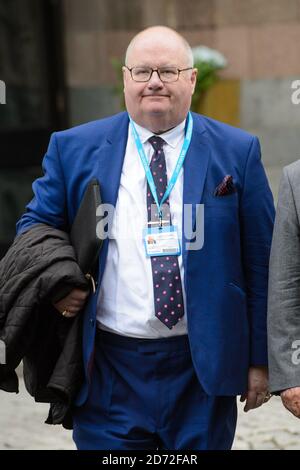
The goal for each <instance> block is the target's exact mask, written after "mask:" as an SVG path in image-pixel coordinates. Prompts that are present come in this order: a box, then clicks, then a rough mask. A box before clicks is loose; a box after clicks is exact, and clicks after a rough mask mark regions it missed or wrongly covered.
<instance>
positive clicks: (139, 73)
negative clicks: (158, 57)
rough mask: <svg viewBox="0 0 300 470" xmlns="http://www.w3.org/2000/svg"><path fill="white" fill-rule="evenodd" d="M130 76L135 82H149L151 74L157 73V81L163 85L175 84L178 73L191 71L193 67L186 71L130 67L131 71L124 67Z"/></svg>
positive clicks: (174, 68) (173, 68)
mask: <svg viewBox="0 0 300 470" xmlns="http://www.w3.org/2000/svg"><path fill="white" fill-rule="evenodd" d="M125 67H126V68H127V69H128V70H129V72H130V74H131V78H132V80H134V81H135V82H149V80H150V79H151V77H152V74H153V72H157V75H158V76H159V79H160V80H161V81H162V82H164V83H172V82H177V80H178V78H179V74H180V72H185V71H186V70H192V68H193V67H188V68H186V69H177V68H176V67H159V68H158V69H152V68H151V67H132V68H131V69H130V68H129V67H127V65H125Z"/></svg>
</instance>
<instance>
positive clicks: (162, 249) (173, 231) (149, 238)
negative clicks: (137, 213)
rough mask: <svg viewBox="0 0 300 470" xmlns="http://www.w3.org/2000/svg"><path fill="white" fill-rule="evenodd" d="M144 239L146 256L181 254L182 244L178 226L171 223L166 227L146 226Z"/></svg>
mask: <svg viewBox="0 0 300 470" xmlns="http://www.w3.org/2000/svg"><path fill="white" fill-rule="evenodd" d="M143 239H144V244H145V249H146V256H147V257H148V258H149V257H151V256H167V255H180V253H181V250H180V244H179V238H178V231H177V227H175V226H174V225H169V226H165V227H151V228H145V229H144V231H143Z"/></svg>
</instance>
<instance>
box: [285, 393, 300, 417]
mask: <svg viewBox="0 0 300 470" xmlns="http://www.w3.org/2000/svg"><path fill="white" fill-rule="evenodd" d="M281 400H282V403H283V405H284V406H285V408H286V409H287V410H289V411H290V412H291V413H292V414H293V415H294V416H296V417H297V418H300V403H299V402H298V401H294V400H293V399H290V398H283V397H281Z"/></svg>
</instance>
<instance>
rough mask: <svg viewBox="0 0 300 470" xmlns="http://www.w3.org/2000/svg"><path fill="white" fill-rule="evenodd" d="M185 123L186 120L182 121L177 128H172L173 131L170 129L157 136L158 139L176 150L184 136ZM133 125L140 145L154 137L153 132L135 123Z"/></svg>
mask: <svg viewBox="0 0 300 470" xmlns="http://www.w3.org/2000/svg"><path fill="white" fill-rule="evenodd" d="M185 123H186V119H185V120H184V121H182V122H181V123H180V124H178V126H176V127H173V129H170V130H169V131H167V132H164V133H163V134H159V137H161V138H162V139H164V141H165V142H166V143H167V144H168V145H170V147H172V148H176V146H177V145H178V142H179V141H180V139H181V138H182V137H183V136H184V130H185ZM134 125H135V128H136V131H137V133H138V135H139V137H140V140H141V142H142V144H144V143H145V142H147V140H148V139H149V138H150V137H152V136H153V135H154V134H153V132H151V131H149V130H148V129H146V128H145V127H142V126H139V125H138V124H137V123H136V122H135V121H134Z"/></svg>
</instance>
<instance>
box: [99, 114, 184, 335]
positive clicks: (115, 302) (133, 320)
mask: <svg viewBox="0 0 300 470" xmlns="http://www.w3.org/2000/svg"><path fill="white" fill-rule="evenodd" d="M135 126H136V130H137V132H138V134H139V137H140V140H141V142H142V144H143V147H144V151H145V154H146V157H147V158H148V161H149V162H150V160H151V157H152V155H153V153H154V150H153V147H152V146H151V144H150V143H149V142H148V139H149V138H150V137H151V136H152V135H153V133H152V132H150V131H149V130H147V129H145V128H143V127H141V126H139V125H138V124H136V123H135ZM184 129H185V121H183V122H182V123H181V124H179V125H178V126H176V127H175V128H173V129H171V130H170V131H168V132H165V133H164V134H160V137H161V138H162V139H164V140H165V142H166V145H164V153H165V157H166V166H167V175H168V181H169V180H170V178H171V175H172V173H173V171H174V168H175V166H176V163H177V159H178V156H179V153H180V150H181V147H182V145H183V141H184ZM112 158H113V156H112ZM146 188H147V180H146V176H145V171H144V168H143V165H142V162H141V160H140V156H139V154H138V151H137V148H136V144H135V141H134V137H133V134H132V129H131V126H130V125H129V130H128V140H127V146H126V153H125V157H124V163H123V168H122V173H121V180H120V187H119V193H118V199H117V204H116V209H115V212H114V217H113V222H112V230H111V235H110V240H109V245H108V254H107V261H106V266H105V270H104V273H103V279H102V284H101V287H100V291H99V296H98V299H97V324H98V327H100V328H101V329H103V330H106V331H111V332H113V333H117V334H120V335H125V336H131V337H137V338H160V337H168V336H176V335H183V334H187V321H186V313H185V314H184V316H183V318H182V320H180V321H179V322H178V323H177V324H176V325H175V327H174V328H173V329H172V330H169V328H167V327H166V326H165V325H164V324H163V323H162V322H161V321H160V320H159V319H158V318H157V317H156V316H155V310H154V293H153V280H152V267H151V259H150V258H147V257H146V254H145V247H144V242H143V229H144V228H145V227H147V205H146ZM182 195H183V167H182V168H181V171H180V173H179V176H178V179H177V182H176V184H175V186H174V188H173V190H172V192H171V194H170V196H169V201H170V212H171V218H172V225H176V226H177V228H178V234H179V240H180V244H181V237H182ZM178 263H179V270H180V274H181V282H182V289H183V300H184V305H185V304H186V301H185V292H184V287H183V286H184V270H183V263H182V256H181V255H180V256H179V257H178ZM185 312H186V309H185Z"/></svg>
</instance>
